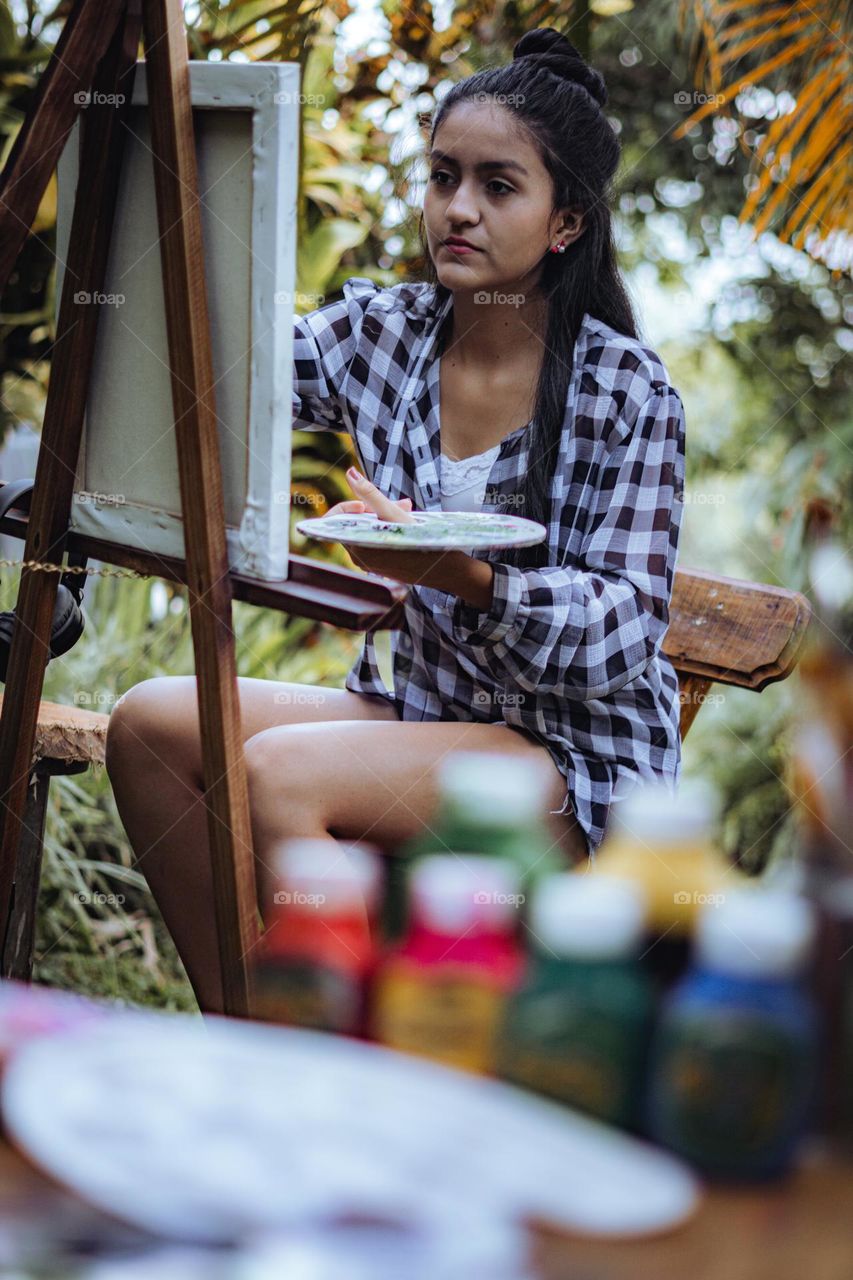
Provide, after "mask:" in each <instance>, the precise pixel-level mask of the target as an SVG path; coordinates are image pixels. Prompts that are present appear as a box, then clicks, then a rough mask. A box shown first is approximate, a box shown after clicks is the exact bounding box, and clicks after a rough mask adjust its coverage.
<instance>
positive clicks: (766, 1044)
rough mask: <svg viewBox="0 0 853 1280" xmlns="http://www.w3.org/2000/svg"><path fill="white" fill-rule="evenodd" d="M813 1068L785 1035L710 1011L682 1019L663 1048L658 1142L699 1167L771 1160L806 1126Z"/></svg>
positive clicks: (670, 1030)
mask: <svg viewBox="0 0 853 1280" xmlns="http://www.w3.org/2000/svg"><path fill="white" fill-rule="evenodd" d="M810 1064H811V1057H810V1054H809V1052H808V1047H807V1045H806V1044H805V1043H803V1042H800V1041H799V1040H798V1039H795V1038H794V1037H793V1036H792V1035H790V1034H786V1032H785V1030H784V1028H781V1027H774V1026H771V1025H768V1024H767V1023H764V1024H759V1023H757V1022H756V1021H755V1020H753V1019H747V1018H743V1017H732V1015H731V1013H729V1014H728V1015H727V1016H726V1017H725V1018H722V1017H719V1016H714V1014H713V1013H712V1011H711V1010H706V1011H705V1012H704V1013H703V1015H702V1017H701V1018H695V1017H689V1018H687V1017H684V1016H682V1017H681V1018H679V1019H678V1020H677V1022H675V1023H674V1024H673V1025H672V1026H670V1027H669V1028H668V1030H667V1031H665V1032H664V1036H663V1039H662V1042H661V1050H660V1056H659V1059H658V1069H657V1073H656V1074H657V1081H656V1090H655V1092H656V1097H657V1106H658V1123H657V1126H656V1127H657V1136H658V1137H660V1138H662V1139H663V1140H664V1141H665V1142H667V1143H668V1144H669V1145H671V1146H673V1147H675V1148H676V1149H677V1150H678V1151H680V1152H681V1153H682V1154H684V1155H685V1156H687V1158H688V1159H694V1160H696V1161H697V1163H699V1164H709V1165H720V1166H723V1165H725V1166H731V1167H737V1165H738V1163H739V1162H743V1163H744V1164H745V1165H746V1164H748V1163H749V1160H750V1158H754V1159H760V1158H761V1157H762V1156H771V1155H772V1153H773V1151H774V1150H775V1148H776V1147H777V1146H779V1145H780V1144H784V1143H785V1141H786V1140H787V1138H788V1136H789V1134H790V1133H791V1131H792V1129H793V1128H794V1126H796V1124H797V1123H798V1121H799V1120H800V1119H801V1116H802V1113H803V1109H804V1105H805V1101H806V1098H807V1096H808V1087H809V1082H810V1071H811V1065H810Z"/></svg>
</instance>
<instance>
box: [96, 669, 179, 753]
mask: <svg viewBox="0 0 853 1280" xmlns="http://www.w3.org/2000/svg"><path fill="white" fill-rule="evenodd" d="M185 679H186V678H185V677H182V676H154V677H152V678H151V679H149V680H142V681H140V683H139V684H136V685H134V686H133V687H132V688H131V689H128V690H127V692H126V693H123V694H122V696H121V697H120V698H119V700H118V702H117V703H116V704H115V706H114V707H113V709H112V712H111V714H110V719H109V724H108V725H107V742H106V760H105V763H106V768H107V773H108V774H109V775H110V777H111V778H114V777H115V775H116V774H117V773H119V772H120V771H121V769H122V767H123V765H125V764H126V763H127V762H129V761H132V762H133V764H134V765H135V766H139V765H140V764H142V765H146V764H151V763H154V762H156V761H158V760H159V761H161V762H162V761H163V760H164V758H165V756H166V754H168V753H170V752H171V751H172V750H173V748H174V746H175V744H176V742H177V741H178V739H179V736H180V732H181V723H182V718H185V712H186V703H185V700H184V697H183V696H179V695H181V694H182V692H183V685H184V683H185Z"/></svg>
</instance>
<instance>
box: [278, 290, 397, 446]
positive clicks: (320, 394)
mask: <svg viewBox="0 0 853 1280" xmlns="http://www.w3.org/2000/svg"><path fill="white" fill-rule="evenodd" d="M380 288H381V286H380V285H378V284H376V282H375V281H373V280H369V279H368V278H367V277H366V276H353V277H352V278H351V279H349V280H347V281H346V282H345V284H344V286H343V297H342V298H341V299H339V300H338V301H337V302H329V303H327V304H326V305H325V306H323V307H318V308H317V309H316V310H314V311H309V312H308V314H307V315H304V316H296V317H295V319H294V322H293V429H294V430H300V431H347V430H348V429H349V428H348V425H347V422H346V420H345V418H344V410H343V405H342V402H341V397H340V391H341V384H342V382H343V379H344V376H345V375H346V372H347V370H348V368H349V365H350V363H351V361H352V358H353V356H354V355H355V350H356V346H357V343H358V339H359V335H360V333H361V327H362V324H363V321H364V315H365V312H366V310H367V306H368V304H369V302H370V301H371V299H372V298H373V297H375V295H376V293H377V292H378V291H379V290H380Z"/></svg>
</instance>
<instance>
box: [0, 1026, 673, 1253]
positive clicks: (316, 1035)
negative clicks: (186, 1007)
mask: <svg viewBox="0 0 853 1280" xmlns="http://www.w3.org/2000/svg"><path fill="white" fill-rule="evenodd" d="M2 1104H3V1117H4V1122H5V1126H6V1131H7V1134H8V1135H9V1137H10V1138H11V1139H12V1140H13V1141H14V1142H15V1143H16V1144H17V1145H18V1146H19V1147H20V1148H21V1149H22V1150H23V1151H24V1152H25V1153H26V1154H27V1155H28V1156H29V1157H30V1158H31V1159H32V1160H33V1161H34V1162H35V1163H36V1164H37V1165H38V1166H40V1167H41V1168H42V1169H43V1170H44V1171H45V1172H47V1173H48V1174H49V1175H50V1176H52V1177H53V1178H55V1179H56V1180H57V1181H59V1182H61V1183H64V1184H65V1185H66V1186H69V1187H70V1188H72V1189H73V1190H74V1191H75V1192H77V1194H78V1195H80V1196H82V1197H83V1198H84V1199H86V1200H88V1201H89V1202H90V1203H92V1204H94V1205H96V1206H97V1207H99V1208H101V1209H102V1210H104V1211H106V1212H107V1213H109V1214H111V1215H112V1216H114V1217H117V1218H119V1219H123V1220H124V1221H126V1222H128V1223H132V1224H133V1225H135V1226H137V1227H142V1228H144V1229H146V1230H149V1231H154V1232H155V1233H157V1234H159V1235H161V1236H166V1237H170V1238H174V1239H181V1240H184V1241H187V1240H189V1241H193V1242H195V1243H226V1242H231V1241H235V1240H240V1239H248V1238H252V1237H253V1236H257V1235H259V1234H263V1233H264V1232H273V1231H279V1232H280V1231H297V1230H304V1229H305V1228H306V1227H310V1226H314V1227H318V1226H319V1225H320V1224H324V1223H325V1224H330V1225H331V1224H333V1223H335V1222H340V1221H342V1220H352V1219H357V1220H360V1221H365V1222H374V1223H377V1224H380V1223H385V1224H387V1226H388V1227H389V1228H393V1229H395V1230H396V1229H400V1230H405V1231H409V1232H411V1231H415V1232H419V1233H422V1234H424V1235H425V1236H436V1237H438V1236H442V1237H446V1236H447V1235H448V1234H450V1235H453V1234H454V1233H455V1234H456V1236H457V1237H458V1235H459V1233H460V1232H462V1233H463V1234H464V1232H465V1231H467V1230H470V1229H471V1228H472V1224H476V1223H484V1224H485V1223H493V1224H499V1223H521V1222H524V1221H527V1220H530V1219H535V1220H537V1221H542V1222H546V1223H552V1224H554V1225H555V1226H556V1227H558V1228H559V1227H562V1228H568V1229H570V1230H572V1231H581V1232H585V1233H587V1234H594V1235H604V1236H613V1235H617V1236H625V1235H628V1236H642V1235H645V1234H648V1233H654V1232H659V1231H662V1230H665V1229H667V1228H669V1227H673V1226H675V1225H676V1224H678V1223H680V1222H681V1221H682V1220H683V1219H684V1218H686V1217H687V1216H688V1215H689V1214H690V1213H691V1212H692V1211H693V1209H694V1208H695V1206H696V1204H697V1200H698V1188H697V1183H696V1180H695V1179H694V1177H693V1175H692V1174H691V1173H690V1172H689V1171H688V1170H687V1169H686V1168H685V1167H684V1165H682V1164H681V1163H680V1162H679V1161H678V1160H676V1159H675V1158H673V1157H672V1156H670V1155H668V1154H666V1153H664V1152H662V1151H659V1150H657V1149H655V1148H653V1147H651V1146H648V1145H646V1144H644V1143H641V1142H639V1141H637V1140H635V1139H633V1138H630V1137H627V1136H626V1135H625V1134H622V1133H619V1132H617V1131H616V1130H614V1129H610V1128H608V1127H606V1126H605V1125H603V1124H600V1123H598V1122H596V1121H593V1120H590V1119H587V1118H585V1117H582V1116H580V1115H578V1114H577V1113H575V1112H572V1111H570V1110H568V1109H566V1108H563V1107H558V1106H557V1105H555V1104H553V1103H551V1102H546V1101H544V1100H542V1099H539V1098H535V1097H533V1096H532V1095H530V1094H527V1093H524V1092H522V1091H521V1090H518V1089H515V1088H513V1087H512V1086H510V1085H506V1084H502V1083H499V1082H498V1081H495V1080H487V1079H483V1078H480V1077H476V1076H473V1075H468V1074H465V1073H462V1072H458V1071H455V1070H453V1069H451V1068H449V1067H445V1066H441V1065H438V1064H435V1063H431V1062H426V1061H423V1060H420V1059H417V1058H413V1057H409V1056H407V1055H404V1054H401V1053H396V1052H394V1051H392V1050H389V1049H385V1048H383V1047H381V1046H379V1045H373V1044H368V1043H365V1042H359V1041H355V1040H350V1039H348V1038H343V1037H337V1036H331V1035H324V1034H323V1033H320V1032H311V1031H302V1030H297V1029H293V1028H288V1027H274V1026H267V1025H264V1024H260V1023H251V1022H237V1021H231V1020H228V1019H219V1018H208V1019H205V1021H204V1022H203V1023H202V1022H201V1021H195V1020H190V1019H184V1018H180V1017H176V1016H174V1017H170V1016H165V1015H155V1014H138V1015H137V1014H134V1015H127V1016H123V1017H121V1018H116V1019H109V1020H104V1021H102V1022H99V1023H91V1024H89V1025H87V1026H86V1027H81V1028H75V1029H73V1030H69V1031H66V1032H60V1033H59V1034H58V1035H56V1036H48V1037H45V1038H43V1039H39V1040H35V1041H32V1042H31V1043H30V1044H28V1045H25V1046H24V1047H23V1048H22V1049H21V1050H20V1051H19V1052H18V1053H17V1054H15V1055H14V1057H13V1058H12V1060H11V1062H10V1063H9V1064H8V1066H7V1068H6V1071H5V1073H4V1077H3V1085H2Z"/></svg>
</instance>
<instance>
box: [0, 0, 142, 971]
mask: <svg viewBox="0 0 853 1280" xmlns="http://www.w3.org/2000/svg"><path fill="white" fill-rule="evenodd" d="M139 30H140V20H139V0H128V4H127V9H126V14H125V19H124V21H123V22H122V23H120V24H119V26H118V27H117V28H116V30H115V33H114V35H113V38H112V41H111V43H110V45H109V49H108V51H107V54H106V56H105V57H104V58H103V60H102V62H101V63H100V64H99V65H98V69H97V73H96V76H95V80H94V82H93V84H92V88H93V89H94V90H95V91H96V93H98V94H103V95H104V96H103V97H96V98H95V100H94V102H93V104H92V106H90V107H89V109H88V113H87V118H86V124H85V128H84V133H83V152H82V159H81V166H80V192H81V198H80V199H79V200H78V201H77V203H76V206H75V210H74V219H73V223H72V228H71V246H70V251H69V261H68V269H67V271H66V276H65V283H64V287H63V293H62V302H61V307H60V316H59V325H58V336H57V342H56V346H55V352H54V358H53V365H52V369H51V378H50V386H49V389H48V396H47V405H46V407H45V417H44V425H43V427H42V435H41V445H40V448H39V456H38V463H37V466H36V477H35V487H34V490H33V497H32V503H31V508H30V518H29V523H28V530H27V540H26V545H25V552H24V558H25V559H27V560H29V559H33V560H44V559H47V560H50V561H51V562H53V563H55V562H56V559H57V557H60V556H61V555H62V553H63V548H64V543H65V536H66V533H67V530H68V523H69V518H70V513H71V497H72V492H73V486H74V476H75V472H76V468H77V459H78V455H79V452H80V438H81V433H82V426H83V415H84V412H85V407H86V393H87V389H88V385H89V375H90V371H91V365H92V356H93V354H94V346H95V335H96V330H97V323H98V307H97V306H90V305H86V304H85V303H79V304H78V303H75V302H74V294H75V293H76V292H78V291H85V292H86V293H89V294H94V293H102V292H103V285H104V279H105V275H106V263H107V254H108V252H109V244H110V234H111V231H112V224H113V217H114V214H115V205H116V195H117V190H118V178H119V173H120V168H121V157H122V151H123V146H124V134H125V130H124V128H123V119H124V115H125V114H126V110H127V109H128V108H129V104H130V100H131V97H132V90H133V76H134V71H135V67H136V54H137V50H138V46H139ZM88 87H89V86H87V85H82V86H81V88H88ZM115 94H119V95H121V96H122V97H123V99H124V105H123V106H120V107H115V106H112V105H109V104H110V103H111V102H115V101H116V99H115V97H112V95H115ZM57 127H58V128H59V129H60V130H61V129H63V128H64V122H63V121H59V124H58V126H57ZM66 132H67V129H66ZM56 588H57V577H56V575H55V574H52V573H39V572H37V571H32V570H26V569H25V570H23V571H22V574H21V583H20V587H19V590H18V600H17V605H16V609H15V612H16V615H17V622H16V625H15V632H14V637H13V640H12V645H11V651H10V656H9V667H8V674H7V680H6V691H5V695H4V698H3V709H2V714H0V798H2V807H0V925H2V936H4V937H5V934H6V926H7V923H8V919H9V909H10V901H11V893H12V882H13V878H14V874H15V863H16V859H17V855H18V847H19V843H20V838H21V822H22V817H23V813H24V809H25V805H26V800H27V784H28V780H29V776H30V765H31V760H32V750H33V743H34V740H35V732H36V724H37V720H38V708H39V702H40V700H41V690H42V685H43V682H44V672H45V667H46V665H47V660H48V651H49V643H50V633H51V624H52V621H53V610H54V605H55V601H56ZM3 963H5V961H4V962H3Z"/></svg>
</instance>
